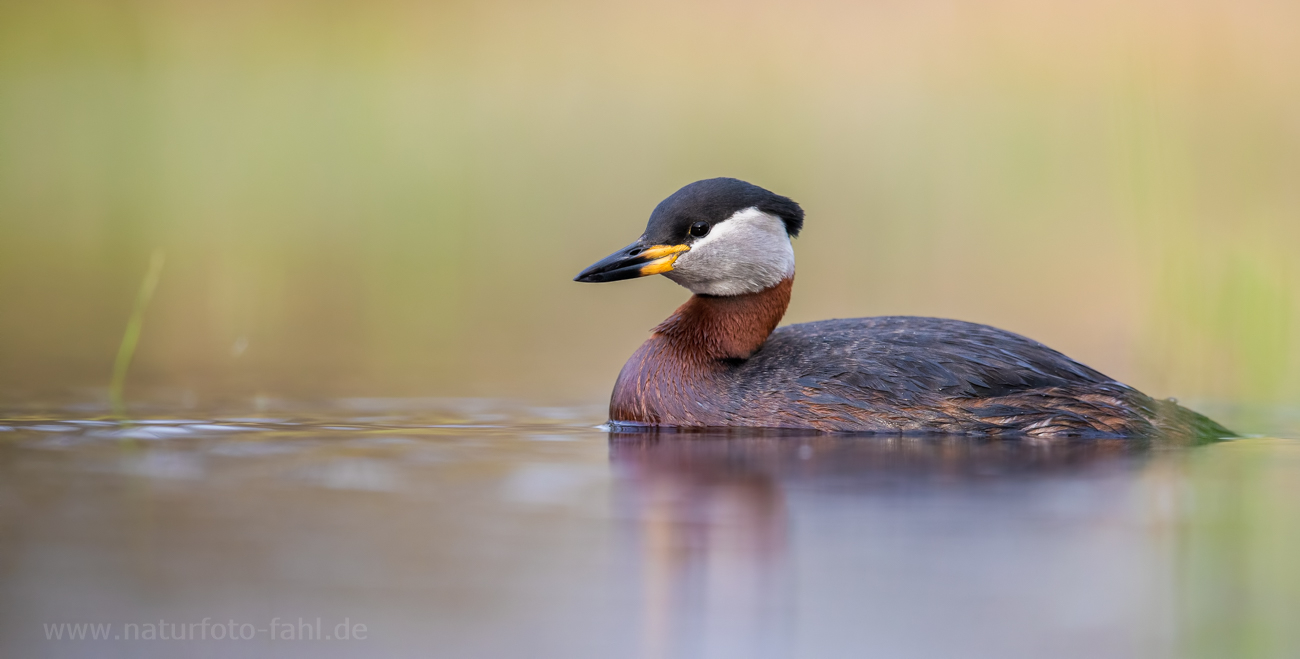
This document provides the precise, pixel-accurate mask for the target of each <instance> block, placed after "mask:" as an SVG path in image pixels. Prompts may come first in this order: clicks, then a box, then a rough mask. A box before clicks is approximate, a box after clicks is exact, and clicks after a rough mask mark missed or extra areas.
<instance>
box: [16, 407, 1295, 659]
mask: <svg viewBox="0 0 1300 659" xmlns="http://www.w3.org/2000/svg"><path fill="white" fill-rule="evenodd" d="M330 410H331V411H330V412H329V413H328V414H323V415H322V414H311V415H307V414H303V413H302V412H301V411H298V412H294V413H291V414H281V415H276V414H270V413H265V412H263V413H261V414H260V415H259V416H242V415H230V414H227V415H219V414H216V415H214V414H208V415H192V416H193V417H194V418H188V419H180V418H148V419H138V420H136V421H135V422H134V423H131V424H120V423H115V422H111V421H105V420H101V419H95V418H90V419H87V418H77V417H78V415H75V414H66V413H63V414H40V415H34V416H33V415H28V416H24V417H21V418H12V417H11V418H7V419H0V612H2V615H0V655H3V656H15V657H42V656H51V657H67V656H73V657H79V656H85V657H114V656H121V657H155V656H156V657H177V656H198V657H244V656H302V657H335V656H339V657H353V656H356V657H389V656H392V657H405V656H420V657H426V656H436V657H511V656H519V657H543V656H545V657H845V656H882V657H953V656H961V657H1101V656H1104V657H1225V656H1233V657H1286V656H1296V654H1297V653H1300V629H1298V628H1297V626H1296V625H1295V624H1294V621H1295V620H1296V619H1298V618H1297V616H1298V615H1300V561H1296V560H1295V557H1296V556H1298V555H1300V443H1297V442H1295V441H1291V440H1284V439H1264V438H1252V439H1242V440H1236V441H1231V442H1225V443H1221V444H1215V445H1210V446H1203V447H1197V448H1187V447H1177V446H1165V445H1162V444H1161V443H1159V442H1156V443H1152V444H1145V445H1136V444H1132V443H1125V442H1114V441H1111V442H1106V441H1102V442H1098V441H1093V442H1070V441H1061V442H1042V441H1010V440H1002V441H989V440H976V439H969V438H960V437H929V438H918V437H865V436H829V435H801V434H791V433H775V432H770V431H769V432H756V433H755V432H750V433H740V432H736V433H728V434H717V433H691V434H628V433H609V432H606V431H604V430H602V429H601V428H599V427H597V426H598V424H599V423H600V421H601V417H600V410H599V409H594V410H585V409H582V410H574V409H562V408H528V407H526V406H521V405H504V404H499V403H491V402H483V401H458V402H449V403H448V404H447V405H444V406H443V409H440V410H438V411H429V410H427V409H426V410H423V411H420V412H419V413H409V412H403V410H402V406H401V405H400V404H397V405H384V404H378V403H376V402H374V401H371V402H369V403H364V404H354V405H352V406H351V407H350V408H349V407H340V406H334V407H331V408H330ZM81 416H82V417H84V415H81ZM318 619H319V622H317V621H318ZM205 620H206V621H207V623H208V626H207V627H204V626H203V624H204V621H205ZM86 623H90V624H97V625H106V627H102V628H96V629H104V630H106V631H105V632H104V633H106V634H108V635H109V636H110V637H109V638H102V639H97V640H91V639H88V638H87V639H82V640H69V639H68V638H66V637H65V638H63V639H57V638H51V636H57V635H58V633H59V631H60V630H62V632H63V633H64V634H70V633H75V632H74V631H70V630H73V629H74V628H71V627H60V625H65V624H68V625H73V624H86ZM216 625H225V627H223V632H225V633H228V632H226V630H229V629H233V630H234V631H235V633H236V634H237V635H243V636H251V638H247V639H236V640H231V639H229V638H221V639H214V638H213V637H214V636H215V635H216V634H217V632H216V631H215V626H216ZM362 626H364V627H362ZM151 628H152V629H154V630H155V631H154V634H155V635H156V636H157V635H166V636H168V638H167V639H166V640H163V639H159V638H156V636H154V637H150V636H149V631H148V630H149V629H151ZM83 629H85V630H86V631H84V632H82V633H84V634H85V635H87V636H89V635H91V634H92V632H91V631H90V630H89V628H83ZM342 632H347V633H346V634H342ZM338 635H348V636H353V637H354V638H349V639H339V638H337V636H338ZM123 636H125V638H123ZM176 636H180V637H181V638H179V639H176V638H173V637H176ZM200 636H201V637H200ZM273 636H274V638H273ZM356 636H364V638H355V637H356Z"/></svg>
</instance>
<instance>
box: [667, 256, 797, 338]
mask: <svg viewBox="0 0 1300 659" xmlns="http://www.w3.org/2000/svg"><path fill="white" fill-rule="evenodd" d="M793 286H794V275H793V274H791V275H790V276H789V277H786V278H785V279H783V280H782V281H781V283H779V284H777V285H776V286H773V287H771V288H769V289H766V290H763V291H759V292H757V293H749V294H746V295H731V296H712V295H695V296H692V297H691V299H689V300H687V301H686V304H683V305H682V306H681V307H678V309H677V311H676V312H674V313H673V315H671V316H669V317H668V319H667V320H665V321H664V322H662V323H660V324H659V326H658V327H656V328H654V333H655V334H656V335H658V336H660V337H663V339H664V340H665V341H666V342H667V343H668V344H669V345H671V346H672V347H673V348H675V349H677V350H680V351H681V352H682V353H684V354H687V355H691V356H694V357H699V358H704V359H747V358H748V357H749V356H750V355H753V354H754V352H755V351H757V350H758V349H759V347H761V346H762V345H763V342H764V341H766V340H767V337H768V335H769V334H771V333H772V330H774V329H776V326H777V324H778V323H780V322H781V317H782V316H784V315H785V310H786V307H788V306H789V305H790V289H791V288H792V287H793Z"/></svg>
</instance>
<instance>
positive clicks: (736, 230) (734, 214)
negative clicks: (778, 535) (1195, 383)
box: [575, 178, 1231, 437]
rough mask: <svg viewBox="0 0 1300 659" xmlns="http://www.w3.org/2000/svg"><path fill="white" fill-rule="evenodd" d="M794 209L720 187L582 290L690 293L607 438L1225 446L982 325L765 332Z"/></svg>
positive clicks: (790, 262) (628, 385) (822, 324)
mask: <svg viewBox="0 0 1300 659" xmlns="http://www.w3.org/2000/svg"><path fill="white" fill-rule="evenodd" d="M803 217H804V214H803V210H802V209H801V208H800V207H799V204H797V203H795V202H794V201H792V200H790V199H788V198H786V197H782V196H780V195H777V194H774V193H772V192H769V191H767V190H764V189H763V188H760V187H758V186H755V185H751V184H749V183H746V182H744V181H739V180H736V179H731V178H715V179H708V180H704V181H697V182H695V183H692V184H690V185H687V186H686V187H684V188H682V189H681V190H678V191H677V192H675V193H673V195H672V196H670V197H668V198H667V199H665V200H663V202H661V203H660V204H659V205H658V206H657V207H656V208H655V209H654V212H653V213H651V215H650V221H649V223H648V224H647V225H646V229H645V233H643V234H642V235H641V237H640V238H638V239H637V240H636V241H635V242H633V243H632V244H631V245H628V246H627V247H624V248H623V249H620V250H618V251H617V252H614V253H613V254H611V255H610V256H609V257H607V258H605V259H603V260H601V261H600V262H598V263H596V264H595V265H592V266H591V267H590V268H587V269H586V270H584V271H582V273H581V274H579V275H578V276H577V277H576V278H575V279H576V281H581V282H608V281H617V280H620V279H631V278H633V277H644V276H647V275H654V274H662V275H664V276H666V277H668V278H669V279H671V280H673V281H675V282H677V283H678V284H681V285H682V286H684V287H686V288H688V289H690V291H691V292H692V293H694V295H693V296H692V297H691V299H690V300H688V301H687V302H686V304H683V305H682V306H681V307H680V308H679V309H677V311H676V312H675V313H674V314H673V315H672V316H669V318H668V319H667V320H665V321H664V322H663V323H661V324H659V326H658V327H655V328H654V330H653V334H652V335H651V337H650V339H649V340H648V341H646V342H645V344H644V345H642V346H641V348H640V349H639V350H637V351H636V353H635V354H633V355H632V358H631V359H630V360H628V362H627V364H626V365H625V366H624V367H623V370H622V372H621V373H619V376H618V381H617V383H616V384H615V385H614V393H613V397H612V399H611V400H610V409H609V417H610V421H611V422H612V423H614V424H615V425H631V426H637V425H648V426H677V427H729V426H749V427H768V428H808V429H816V430H824V431H868V432H922V433H924V432H930V433H960V434H986V435H1015V434H1019V435H1030V436H1040V437H1057V436H1110V437H1126V436H1147V435H1154V434H1157V433H1161V432H1165V431H1169V432H1176V433H1178V434H1182V435H1187V434H1191V435H1194V436H1198V437H1213V436H1229V435H1231V432H1229V431H1228V430H1226V429H1224V428H1223V427H1222V426H1219V425H1218V424H1216V423H1214V422H1213V421H1211V420H1209V419H1207V418H1205V417H1203V416H1201V415H1199V414H1197V413H1195V412H1192V411H1190V410H1187V409H1184V408H1182V407H1179V406H1178V405H1177V404H1176V403H1174V402H1173V401H1164V400H1156V399H1153V398H1151V397H1150V396H1147V395H1146V394H1143V393H1142V392H1140V391H1137V390H1136V389H1133V388H1132V387H1129V386H1127V385H1124V384H1121V383H1120V382H1117V381H1115V380H1114V379H1112V378H1109V377H1106V376H1105V375H1102V374H1101V373H1099V372H1097V371H1095V370H1093V369H1091V368H1089V367H1087V366H1084V365H1083V364H1080V363H1078V362H1076V361H1074V360H1072V359H1070V358H1069V357H1066V356H1065V355H1062V354H1061V353H1059V352H1056V351H1055V350H1052V349H1051V348H1048V347H1047V346H1044V345H1042V344H1040V343H1037V342H1035V341H1031V340H1029V339H1027V338H1025V337H1023V336H1020V335H1018V334H1012V333H1011V332H1006V331H1003V330H1000V329H996V328H993V327H988V326H986V325H977V324H974V323H967V322H962V321H958V320H944V319H940V318H916V317H906V316H891V317H880V318H855V319H848V320H824V321H819V322H813V323H803V324H800V325H788V326H786V327H781V328H778V327H777V323H779V322H780V320H781V316H782V315H784V314H785V310H786V306H787V305H788V304H789V302H790V289H791V286H792V285H793V282H794V249H793V247H792V245H791V239H792V238H794V237H795V236H797V235H798V234H799V230H800V229H801V228H802V226H803Z"/></svg>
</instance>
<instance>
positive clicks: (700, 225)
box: [691, 222, 709, 238]
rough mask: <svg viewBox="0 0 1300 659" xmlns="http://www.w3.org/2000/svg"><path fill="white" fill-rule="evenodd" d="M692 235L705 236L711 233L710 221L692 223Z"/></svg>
mask: <svg viewBox="0 0 1300 659" xmlns="http://www.w3.org/2000/svg"><path fill="white" fill-rule="evenodd" d="M691 235H692V236H695V237H696V238H703V237H704V236H707V235H709V223H708V222H696V223H695V224H692V225H691Z"/></svg>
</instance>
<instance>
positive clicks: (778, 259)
mask: <svg viewBox="0 0 1300 659" xmlns="http://www.w3.org/2000/svg"><path fill="white" fill-rule="evenodd" d="M664 274H665V275H666V276H667V277H668V278H669V279H672V280H673V281H675V282H677V283H678V284H681V285H682V286H685V287H686V288H688V289H690V290H691V292H692V293H698V294H701V295H743V294H745V293H757V292H759V291H762V290H765V289H768V288H771V287H773V286H776V285H777V284H779V283H781V280H783V279H785V278H787V277H789V276H791V275H793V274H794V246H792V245H791V244H790V236H789V234H787V233H786V231H785V222H782V221H781V218H779V217H776V216H774V215H769V214H767V213H764V212H763V211H760V210H758V209H757V208H746V209H745V210H742V211H738V212H737V213H736V214H735V215H732V216H731V217H730V218H728V219H727V220H725V221H723V222H719V223H718V224H716V225H714V227H713V229H712V230H711V231H710V232H709V235H707V236H705V237H703V238H701V239H699V240H697V241H695V243H694V244H693V245H691V249H690V251H688V252H685V253H683V254H682V255H681V256H680V257H678V258H677V261H676V262H675V263H674V264H673V269H672V271H671V272H666V273H664Z"/></svg>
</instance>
